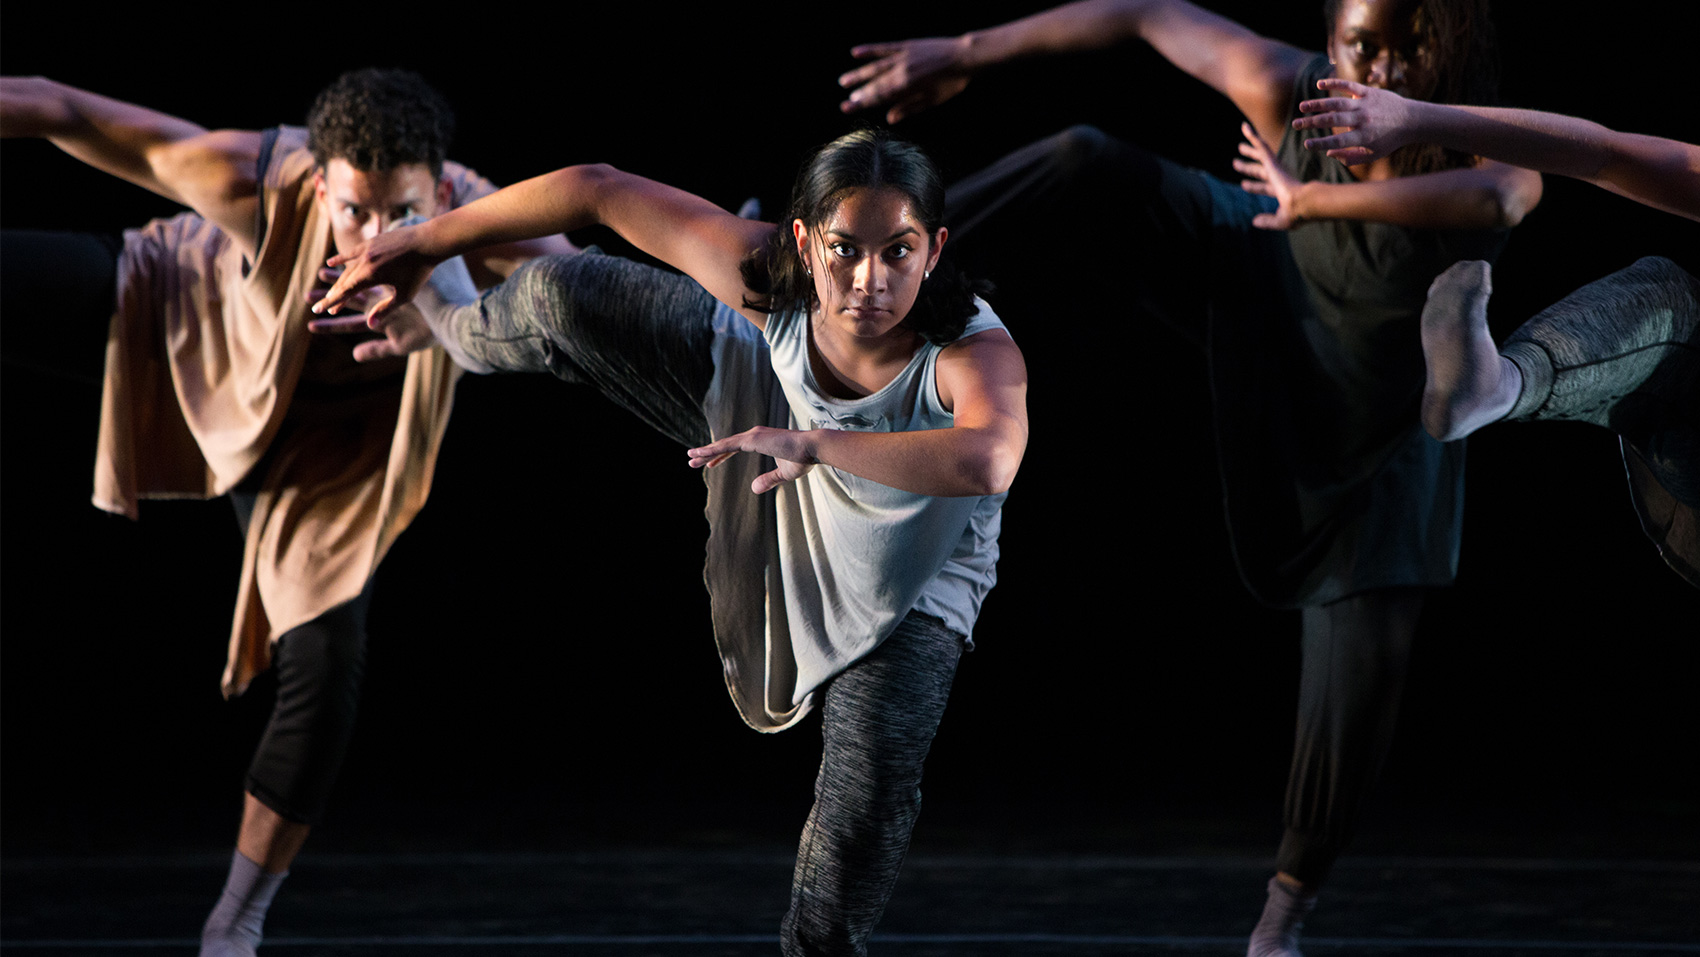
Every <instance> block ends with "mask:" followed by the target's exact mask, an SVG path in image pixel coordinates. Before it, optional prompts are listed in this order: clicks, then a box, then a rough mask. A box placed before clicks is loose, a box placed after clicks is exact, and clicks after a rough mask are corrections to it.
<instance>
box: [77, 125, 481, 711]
mask: <svg viewBox="0 0 1700 957" xmlns="http://www.w3.org/2000/svg"><path fill="white" fill-rule="evenodd" d="M268 145H269V149H268V151H267V155H266V156H265V157H263V158H262V164H261V169H262V170H263V175H262V178H261V182H260V203H261V215H262V216H263V220H262V222H263V235H262V238H261V243H260V249H259V252H258V253H257V255H256V258H255V259H254V261H252V262H249V261H248V260H247V258H246V257H245V256H244V255H243V254H242V251H241V250H240V249H239V248H238V247H237V246H236V245H235V244H234V243H233V242H231V240H230V238H229V237H228V236H227V235H225V234H224V233H223V232H221V231H220V230H219V229H218V228H217V227H216V226H214V225H212V224H211V223H208V222H206V221H205V220H203V219H201V218H200V217H199V216H196V215H193V214H184V215H180V216H177V217H175V218H172V219H167V220H156V221H154V222H152V223H149V224H148V225H147V226H145V227H144V228H142V229H140V230H132V231H130V232H128V233H126V234H125V241H124V251H123V253H122V255H121V258H120V261H119V267H118V289H119V292H118V306H117V312H116V314H115V315H114V317H113V320H112V326H111V331H110V333H109V336H108V339H107V347H106V380H105V387H104V393H103V395H102V398H101V421H100V438H99V447H98V451H97V454H96V461H95V477H94V503H95V504H96V505H97V506H99V507H100V508H103V509H106V510H108V511H111V512H119V513H122V514H124V515H127V516H129V517H131V518H135V517H136V514H137V503H138V501H139V500H140V499H142V498H180V497H194V498H210V497H213V496H217V495H222V494H224V493H226V492H228V491H230V490H231V489H232V488H234V487H236V486H237V485H238V484H241V485H243V486H244V488H245V489H246V490H252V491H253V492H254V494H255V506H254V513H253V517H252V520H251V521H250V523H249V526H248V535H247V541H246V546H245V548H244V551H243V559H242V578H241V583H240V585H239V591H238V593H237V598H236V616H235V622H234V623H233V625H232V628H231V635H230V656H229V659H228V663H227V665H226V667H225V672H224V691H225V694H226V695H234V694H239V693H241V691H242V690H243V689H244V688H246V687H247V685H248V682H249V681H250V680H251V679H252V678H253V677H254V676H255V675H256V674H258V673H260V672H261V671H264V670H265V669H266V668H267V667H269V666H270V663H271V642H272V641H274V640H275V639H276V638H277V637H278V636H280V635H282V634H283V633H284V632H286V631H288V630H289V629H291V628H294V627H296V626H298V625H301V624H304V623H305V622H307V621H310V620H312V619H313V618H315V617H317V616H319V615H321V614H323V613H324V612H326V611H329V610H330V609H332V608H334V607H336V606H337V605H339V604H342V603H343V602H346V601H349V600H352V599H353V598H355V597H357V596H358V595H359V594H360V592H361V590H362V589H363V588H364V587H365V585H366V582H367V580H368V579H369V578H370V577H371V575H372V573H373V572H374V571H375V570H376V569H377V567H378V562H379V561H381V560H382V559H383V557H384V554H385V552H386V551H388V549H389V547H390V545H391V544H393V543H394V542H395V539H396V536H397V535H399V534H401V532H402V530H403V529H405V528H406V527H407V525H408V522H410V521H411V520H412V519H413V516H414V515H415V514H417V513H418V511H419V509H420V508H421V507H422V506H423V505H424V504H425V497H426V495H427V493H429V491H430V488H431V476H432V471H433V469H434V467H435V464H436V457H437V452H438V449H439V448H440V447H441V444H442V438H443V432H444V429H445V427H446V426H447V424H448V418H449V411H450V407H451V405H452V402H453V398H454V385H455V382H456V380H457V379H458V378H459V374H460V370H459V369H457V368H456V367H455V365H454V364H453V363H452V362H450V361H449V359H448V357H447V356H446V355H445V354H444V353H443V351H442V350H441V349H440V348H431V349H427V350H424V351H421V352H417V353H414V354H413V355H412V356H410V357H408V358H407V359H406V360H405V361H404V360H399V359H398V360H390V361H386V362H380V363H373V364H358V363H355V362H354V360H353V358H352V356H351V349H352V345H353V343H352V342H351V341H350V340H349V339H347V338H346V337H332V336H314V335H313V334H312V333H309V332H308V331H307V322H308V320H309V319H310V318H312V316H311V313H310V312H309V311H308V306H309V305H310V304H311V298H310V297H311V293H312V291H313V289H314V288H315V287H316V286H318V285H321V284H320V283H317V282H316V273H317V270H318V268H319V267H320V266H321V265H322V264H323V263H324V261H325V259H326V257H328V256H329V255H331V252H332V248H331V234H330V224H329V222H328V220H327V217H326V215H325V211H324V210H323V209H322V208H321V207H320V205H319V204H318V203H317V202H316V200H315V197H314V193H313V160H312V156H311V155H310V154H309V153H308V152H307V149H306V132H305V131H304V130H301V129H298V128H287V127H286V128H282V129H280V130H279V131H278V133H277V135H276V137H275V140H274V139H273V138H271V137H268ZM444 173H445V175H447V176H448V177H450V179H451V180H452V182H453V184H454V202H455V204H456V205H460V204H463V203H466V202H469V201H471V200H473V199H476V198H477V197H479V196H482V195H484V194H485V193H488V192H491V191H493V189H494V187H493V186H491V184H490V183H489V182H488V181H486V180H484V179H482V178H480V177H478V176H477V175H476V174H474V173H472V172H471V171H469V170H467V169H465V168H464V167H460V166H456V165H454V164H448V165H447V166H446V167H445V169H444Z"/></svg>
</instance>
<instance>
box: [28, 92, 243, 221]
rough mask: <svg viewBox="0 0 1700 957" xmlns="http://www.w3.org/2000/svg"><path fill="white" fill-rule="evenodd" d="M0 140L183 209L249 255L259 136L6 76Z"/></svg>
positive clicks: (85, 93)
mask: <svg viewBox="0 0 1700 957" xmlns="http://www.w3.org/2000/svg"><path fill="white" fill-rule="evenodd" d="M0 135H3V136H7V137H36V138H40V139H45V140H48V141H50V142H52V143H53V144H54V145H55V146H58V147H59V148H60V149H62V150H64V151H65V152H67V153H69V154H71V155H72V156H75V157H76V158H77V159H80V160H82V161H83V162H85V163H87V164H89V165H90V166H93V167H95V168H96V169H99V170H102V171H104V172H107V173H111V174H112V175H114V176H117V177H119V178H120V179H124V180H127V181H129V182H131V183H135V184H136V185H137V186H141V187H143V188H144V189H148V190H151V191H153V192H155V193H158V194H159V195H161V196H164V197H165V198H167V199H170V200H173V201H175V202H179V203H182V204H184V205H185V206H188V207H190V208H191V209H193V210H195V212H197V213H199V214H201V215H202V216H203V217H205V218H206V219H208V220H210V221H211V222H213V223H215V224H217V225H218V227H219V228H220V229H223V230H224V231H225V232H226V233H228V234H229V235H230V236H231V237H232V238H233V239H235V240H236V242H237V243H238V244H239V245H241V246H242V248H243V249H244V251H246V252H248V253H249V254H252V253H253V251H254V245H255V239H256V234H255V215H256V212H257V209H258V206H257V204H258V202H259V199H258V193H257V184H256V183H255V180H254V175H255V170H256V167H257V164H258V160H259V153H260V141H261V135H260V134H259V133H255V132H246V131H238V130H217V131H212V132H209V131H207V130H206V129H203V128H202V127H200V126H197V125H195V124H194V123H190V122H189V121H187V120H181V119H178V118H177V117H174V116H167V115H166V114H164V113H159V112H156V111H154V110H150V109H147V108H145V107H141V106H136V105H134V104H130V103H124V102H122V101H119V100H114V99H111V98H109V97H104V96H101V95H99V94H96V93H90V92H88V91H86V90H79V89H77V88H76V87H72V86H66V85H65V84H63V83H57V82H55V81H53V80H49V79H47V78H45V77H5V78H3V79H0Z"/></svg>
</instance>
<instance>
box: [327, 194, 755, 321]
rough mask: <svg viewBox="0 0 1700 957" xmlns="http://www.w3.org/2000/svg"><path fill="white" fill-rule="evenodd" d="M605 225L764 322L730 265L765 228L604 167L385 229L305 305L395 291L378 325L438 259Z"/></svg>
mask: <svg viewBox="0 0 1700 957" xmlns="http://www.w3.org/2000/svg"><path fill="white" fill-rule="evenodd" d="M596 224H601V225H604V226H608V227H610V228H611V229H613V230H614V231H615V232H617V233H619V234H620V235H621V236H623V237H625V238H626V239H627V240H628V241H630V242H631V243H632V245H634V246H637V247H638V248H639V249H642V250H643V251H644V252H646V253H649V254H650V255H652V256H654V257H656V258H657V259H660V260H661V261H663V262H665V263H667V264H669V265H671V266H673V267H675V268H677V269H678V270H679V271H681V272H683V273H685V274H686V275H688V276H690V277H691V278H692V279H695V280H696V281H697V282H698V283H701V284H702V286H703V288H705V289H707V290H708V291H709V292H710V293H711V294H713V295H714V297H715V298H717V299H719V300H720V301H721V302H724V303H726V304H727V305H729V306H731V307H732V308H734V309H737V310H739V311H740V312H742V313H743V314H744V315H745V316H746V317H748V318H749V319H750V321H751V322H754V323H756V324H757V325H758V326H760V325H764V324H765V323H766V321H767V316H766V315H765V314H763V313H760V312H756V311H755V310H751V309H746V308H745V307H744V304H743V302H744V296H745V295H746V294H747V293H748V290H747V289H746V288H745V286H744V281H743V277H742V275H741V274H740V273H739V270H738V265H739V263H740V262H742V261H743V258H744V257H745V256H746V255H748V254H749V253H750V251H751V250H754V249H756V248H758V247H760V246H761V245H762V243H763V242H764V241H765V240H766V239H767V237H768V236H769V235H770V234H771V233H772V232H773V229H774V227H773V225H772V224H770V223H758V222H752V221H750V220H746V219H739V218H738V217H736V216H734V215H732V214H731V213H728V212H726V211H725V210H722V209H720V208H719V207H717V206H715V205H714V204H713V203H710V202H708V201H707V200H705V199H701V198H699V197H697V196H693V195H691V194H690V193H687V192H685V191H683V190H679V189H674V188H673V187H671V186H667V185H664V184H662V183H657V182H655V181H653V180H648V179H644V178H643V177H641V176H633V175H632V174H630V173H623V172H621V171H619V170H617V169H614V168H613V167H611V166H602V165H595V166H569V167H566V168H565V169H559V170H556V171H554V172H553V173H545V174H544V175H542V176H537V177H534V178H532V179H528V180H526V181H524V182H521V183H515V184H514V185H512V186H509V187H507V188H506V189H502V190H498V191H496V192H495V193H492V194H491V195H489V196H486V197H484V198H483V199H480V200H478V201H477V202H474V203H470V204H468V205H466V206H463V207H461V208H459V209H456V210H453V211H451V212H448V213H445V214H443V215H441V216H438V217H436V218H434V219H431V220H428V221H426V222H424V223H421V224H419V225H417V226H410V227H407V228H403V229H396V230H391V231H389V232H386V233H381V234H379V235H378V236H376V237H374V238H373V239H372V240H371V241H370V242H367V243H364V244H362V245H361V246H360V247H359V248H357V249H355V250H354V251H352V252H350V253H347V254H344V255H340V256H337V257H335V258H334V259H332V260H331V265H333V266H335V265H341V266H343V267H344V269H343V272H342V275H341V277H340V278H338V279H337V282H336V285H335V286H333V287H332V288H331V291H330V293H329V294H328V295H327V296H326V297H325V298H324V299H323V300H321V301H319V302H318V303H317V304H315V305H314V306H313V310H314V311H315V312H325V311H330V312H335V311H336V310H337V309H339V308H341V307H342V306H343V304H344V301H345V300H346V299H347V298H348V297H349V296H350V295H351V294H353V293H355V292H358V291H360V290H362V289H368V288H371V287H372V286H375V285H380V284H384V285H389V286H392V287H394V292H393V293H392V294H390V295H388V296H386V297H385V298H383V299H382V300H381V301H379V302H377V303H376V304H374V305H373V307H372V312H371V313H370V318H371V319H372V321H373V322H374V323H375V324H376V323H379V322H380V321H381V318H382V317H383V315H384V314H385V313H387V312H388V311H389V310H390V309H392V308H394V307H395V306H396V305H398V304H400V303H402V302H406V301H408V300H410V299H412V298H413V296H414V295H415V294H416V293H417V292H418V291H419V288H420V287H421V286H423V285H424V284H425V280H426V277H428V276H429V275H430V273H431V269H432V268H433V267H434V266H436V265H437V264H438V263H440V262H442V261H443V260H445V259H448V258H450V257H451V256H457V255H461V254H462V253H467V252H470V251H472V250H474V249H479V248H482V247H487V246H497V245H501V244H505V243H514V242H520V241H522V240H528V239H534V238H537V237H541V236H550V235H554V234H558V233H564V232H571V231H572V230H575V229H581V228H583V227H585V226H591V225H596Z"/></svg>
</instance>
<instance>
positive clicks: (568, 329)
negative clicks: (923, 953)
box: [438, 253, 963, 957]
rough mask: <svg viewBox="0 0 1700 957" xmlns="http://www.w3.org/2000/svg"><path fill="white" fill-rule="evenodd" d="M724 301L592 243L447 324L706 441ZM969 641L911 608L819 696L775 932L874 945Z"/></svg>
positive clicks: (502, 360)
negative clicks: (811, 776) (818, 749)
mask: <svg viewBox="0 0 1700 957" xmlns="http://www.w3.org/2000/svg"><path fill="white" fill-rule="evenodd" d="M716 308H717V305H716V302H715V300H714V298H713V297H712V296H710V295H709V294H708V293H707V292H706V291H705V290H704V289H703V288H702V287H701V286H699V285H697V284H696V283H695V282H693V281H691V280H690V279H688V278H686V277H683V276H680V275H678V274H676V273H671V272H667V271H665V270H661V269H655V268H653V267H650V266H644V265H641V264H638V263H633V262H629V261H627V260H624V259H619V258H617V257H612V256H604V255H600V254H597V253H585V254H581V255H578V256H563V257H550V258H546V259H537V260H532V261H531V262H530V263H527V264H526V265H525V266H522V267H521V268H520V269H519V270H518V271H516V272H515V273H514V274H513V275H512V276H510V277H508V279H507V281H506V282H504V283H502V284H501V285H499V286H497V287H495V288H494V289H491V290H490V291H488V292H486V293H485V294H484V295H483V297H482V298H481V299H480V300H479V301H478V302H477V303H476V304H472V305H467V306H463V307H460V308H459V309H457V310H456V311H455V314H454V315H453V317H452V318H451V319H450V321H449V322H448V324H447V325H448V327H449V329H450V330H452V334H453V335H454V337H455V340H456V343H455V344H456V346H457V348H458V349H459V350H461V351H462V352H463V353H464V354H466V355H467V356H468V357H469V358H471V359H473V360H475V361H477V362H480V363H483V364H486V365H488V366H490V367H492V368H495V369H497V370H502V371H515V372H550V373H553V374H554V375H556V376H559V377H560V378H562V379H564V380H566V381H569V382H577V383H581V384H585V385H590V386H594V387H595V388H597V389H598V390H600V391H601V392H602V394H604V395H606V396H607V397H608V398H610V399H612V400H613V401H614V402H616V403H618V404H620V405H621V406H624V407H625V408H627V409H629V410H630V411H631V412H632V413H633V414H635V415H637V416H638V417H639V418H641V419H643V420H644V421H645V422H647V423H649V424H650V425H651V426H653V427H654V428H656V429H658V430H659V431H661V432H662V433H663V434H665V435H667V436H669V437H671V438H672V439H674V440H675V441H678V442H680V443H683V444H685V445H687V446H692V445H702V444H704V443H706V442H707V441H708V440H709V428H708V420H707V418H706V416H705V415H704V412H703V408H702V400H703V396H704V395H706V394H707V391H708V385H709V383H710V381H711V380H712V378H713V374H714V367H713V362H712V359H711V355H710V347H711V342H712V337H713V330H712V326H711V322H712V319H713V316H714V313H715V310H716ZM438 325H439V327H440V326H442V325H443V323H442V322H439V323H438ZM962 647H963V636H961V635H959V634H957V633H956V632H954V631H951V630H950V629H948V628H946V627H945V626H944V624H943V623H942V622H940V621H939V620H938V619H936V618H932V617H930V616H927V615H921V614H916V613H914V612H911V613H910V614H909V615H908V616H907V617H905V618H904V619H903V621H902V622H901V623H899V624H898V626H897V630H896V631H894V632H893V633H892V635H891V636H890V637H888V638H887V639H886V640H885V641H884V642H882V643H881V644H880V646H879V647H878V648H876V649H874V651H873V652H872V653H870V654H869V655H868V656H867V657H865V658H863V659H862V660H860V661H858V662H856V663H855V664H853V665H851V666H850V667H849V668H848V669H846V670H845V671H844V672H842V673H841V674H839V675H838V676H837V677H836V678H834V679H833V680H832V681H831V682H830V683H828V684H827V685H826V687H825V688H824V689H823V690H822V692H821V693H820V711H821V738H822V754H821V765H820V773H819V775H818V776H817V777H816V779H815V803H814V807H813V808H812V809H811V810H810V811H809V818H808V823H807V824H805V825H804V828H803V838H802V843H801V846H800V847H799V849H798V852H797V868H796V872H795V875H794V876H793V879H792V885H791V908H790V911H789V912H788V913H787V914H786V916H785V922H784V925H783V927H782V928H781V932H780V935H781V947H782V949H783V950H784V952H785V953H786V954H787V955H790V957H799V955H860V954H863V953H865V952H866V948H867V939H868V936H869V934H871V933H872V932H873V928H874V925H875V924H876V923H878V921H879V918H880V915H881V914H882V913H884V911H885V905H886V901H887V900H888V899H889V898H890V897H891V889H892V886H893V885H894V884H895V883H896V881H897V873H898V870H899V869H900V868H901V866H902V864H903V857H904V854H905V853H906V852H907V851H908V848H909V835H910V832H911V831H912V830H913V829H914V827H915V818H916V816H917V815H918V814H919V813H920V807H921V790H920V783H921V766H922V763H923V762H925V760H926V758H927V751H928V749H929V748H930V747H931V746H932V742H933V734H934V732H936V731H937V730H938V725H939V719H940V718H941V717H942V716H943V715H944V706H945V701H946V699H947V698H948V697H949V696H950V686H951V682H952V681H953V680H954V679H955V676H956V664H957V660H958V659H959V657H960V656H961V654H962Z"/></svg>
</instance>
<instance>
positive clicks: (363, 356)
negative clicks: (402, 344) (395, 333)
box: [354, 339, 403, 362]
mask: <svg viewBox="0 0 1700 957" xmlns="http://www.w3.org/2000/svg"><path fill="white" fill-rule="evenodd" d="M402 354H403V353H402V351H401V350H400V349H398V348H396V344H395V343H393V342H391V341H389V340H388V339H373V340H372V341H371V342H362V343H360V344H359V345H357V346H355V347H354V361H355V362H376V361H378V360H379V359H393V358H395V357H397V356H400V355H402Z"/></svg>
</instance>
